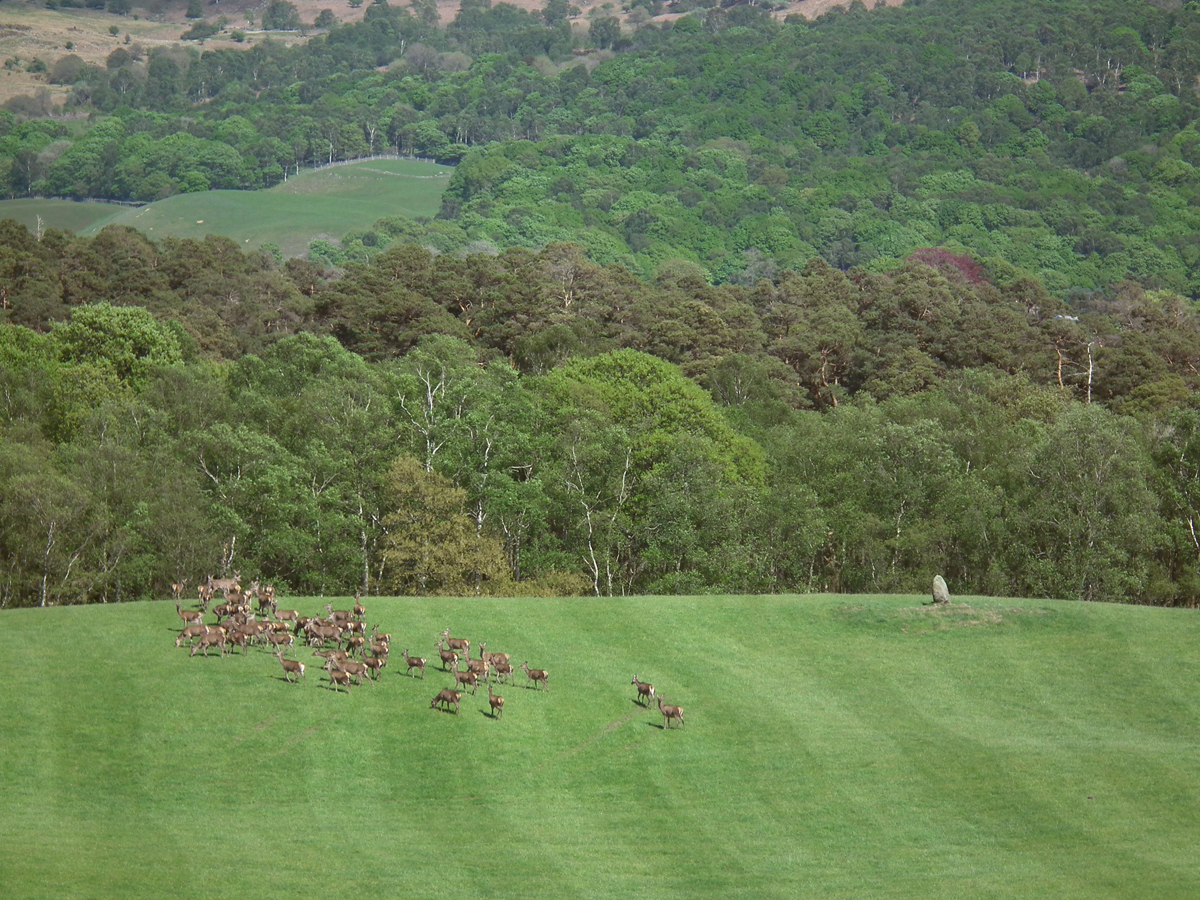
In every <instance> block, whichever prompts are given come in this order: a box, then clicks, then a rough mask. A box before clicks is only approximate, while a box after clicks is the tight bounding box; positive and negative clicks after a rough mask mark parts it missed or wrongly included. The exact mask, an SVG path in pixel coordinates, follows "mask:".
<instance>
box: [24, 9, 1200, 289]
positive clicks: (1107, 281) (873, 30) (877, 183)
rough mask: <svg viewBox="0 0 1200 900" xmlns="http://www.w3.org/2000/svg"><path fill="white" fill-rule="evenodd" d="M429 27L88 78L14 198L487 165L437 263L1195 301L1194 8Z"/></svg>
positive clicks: (119, 58) (32, 149)
mask: <svg viewBox="0 0 1200 900" xmlns="http://www.w3.org/2000/svg"><path fill="white" fill-rule="evenodd" d="M678 8H679V10H680V11H682V10H683V9H685V8H686V7H685V6H679V7H678ZM421 9H422V8H421V7H419V6H418V8H415V9H414V8H412V7H404V8H395V7H391V6H389V5H388V4H387V3H378V4H375V5H374V6H371V7H370V8H369V9H368V11H367V14H366V16H365V18H364V21H363V22H362V23H359V24H354V25H345V26H339V27H336V28H334V29H333V30H332V31H330V32H329V33H328V34H325V35H319V36H316V37H314V38H313V39H312V40H310V41H309V42H308V43H307V44H305V45H304V46H298V47H292V48H289V47H284V46H282V45H281V44H278V43H273V42H265V43H262V44H259V45H256V46H255V47H253V48H252V49H251V50H248V51H243V50H226V49H223V50H214V51H200V50H198V49H196V50H193V49H174V50H161V51H158V52H155V53H151V54H145V53H137V55H135V54H134V53H133V52H131V51H130V50H127V49H125V48H119V49H118V50H116V51H114V52H113V54H112V55H111V56H110V58H109V60H108V63H107V66H106V67H105V68H104V69H100V68H98V67H92V66H86V65H78V66H74V65H72V66H67V67H64V68H62V70H61V71H60V72H58V74H57V76H53V73H51V74H52V76H53V77H58V78H60V79H61V80H63V82H64V83H70V84H72V85H73V92H72V101H71V103H72V106H73V108H76V109H78V110H80V111H87V112H89V113H90V114H91V116H92V122H91V125H90V128H89V129H88V130H87V131H86V133H84V134H83V135H82V136H80V137H75V136H74V134H73V132H72V131H69V130H68V129H67V127H66V126H65V125H64V124H63V123H61V122H58V121H54V120H38V119H31V120H27V121H21V120H20V118H21V117H16V118H8V119H5V120H3V121H2V122H0V132H3V137H2V138H0V156H3V157H4V159H5V160H6V161H7V171H6V172H4V173H0V177H2V178H4V179H6V180H7V183H8V186H9V191H10V193H11V194H12V195H23V194H25V193H28V192H31V191H32V192H35V193H43V194H53V195H69V196H80V197H114V198H121V199H141V200H152V199H155V198H157V197H161V196H164V195H167V194H171V193H174V192H178V191H188V190H205V189H208V188H217V187H221V188H230V187H238V188H256V187H262V186H265V185H270V184H274V183H276V182H278V181H279V180H280V179H281V178H283V176H284V173H285V172H286V171H288V170H294V168H295V167H296V166H297V165H306V164H312V163H314V162H322V161H329V160H335V159H349V158H355V157H358V156H362V155H365V154H368V153H371V152H375V151H378V150H380V149H382V148H385V147H387V148H392V149H395V150H399V151H400V152H402V153H415V154H418V155H423V156H430V157H436V158H439V159H442V160H446V161H461V163H462V164H461V165H460V166H459V169H458V174H457V177H456V179H455V181H454V184H453V185H452V186H451V189H450V191H449V192H448V194H447V198H446V201H445V203H444V205H443V209H442V213H441V218H442V219H443V220H444V221H443V222H442V223H441V224H440V225H439V226H438V227H437V228H434V229H433V230H432V231H431V232H430V233H429V234H428V235H424V236H420V238H421V240H422V241H424V242H428V243H430V245H432V246H436V247H437V248H438V249H440V250H443V251H454V250H461V249H463V248H464V247H467V246H469V245H470V244H471V243H472V242H480V241H486V242H489V245H491V246H494V247H497V248H504V247H508V246H514V245H515V246H525V247H529V248H531V249H537V248H539V247H541V246H544V245H545V244H546V243H547V242H550V241H571V242H575V243H579V244H580V245H582V246H584V247H585V248H587V250H588V252H589V253H590V255H591V257H592V258H593V259H594V260H596V261H598V262H601V263H607V262H620V263H622V264H623V265H625V266H626V268H628V269H630V270H631V271H633V272H636V273H638V274H639V275H642V276H644V277H650V276H653V275H654V274H655V273H656V272H657V270H658V267H659V266H661V265H662V264H664V263H665V262H667V261H670V260H672V259H685V260H689V261H692V262H694V263H696V264H698V265H700V266H702V267H703V268H704V270H705V271H706V272H707V273H708V274H709V276H710V278H711V279H713V280H715V281H717V282H723V281H742V282H745V283H753V282H754V281H756V280H757V279H758V278H760V277H762V276H764V275H767V276H769V275H770V274H771V273H772V272H773V271H774V270H775V269H780V268H797V267H800V266H803V265H804V264H805V263H806V262H807V260H808V259H809V258H810V257H812V256H821V257H822V258H824V259H825V260H826V261H828V262H829V263H830V264H831V265H834V266H835V267H838V268H843V269H844V268H849V267H852V266H856V265H859V266H863V265H865V266H869V267H871V268H873V269H875V270H879V271H883V270H886V269H887V268H889V267H890V266H892V265H894V264H895V263H896V262H898V261H899V260H902V259H904V258H906V257H907V256H908V255H909V254H910V253H911V252H913V251H914V250H917V249H920V248H922V247H930V246H945V247H949V248H951V249H954V250H956V251H961V252H969V253H971V254H973V255H975V256H976V257H978V258H979V259H982V260H988V261H991V262H992V264H993V265H994V266H996V267H1009V268H1011V269H1014V270H1017V271H1019V272H1025V273H1032V274H1036V275H1037V276H1038V277H1039V278H1041V279H1042V280H1043V282H1044V283H1045V284H1046V285H1047V287H1048V289H1049V290H1050V291H1051V293H1053V294H1054V295H1055V296H1058V297H1061V298H1069V297H1071V296H1072V295H1074V294H1083V295H1086V294H1088V293H1090V292H1093V291H1096V290H1103V289H1105V288H1107V287H1108V286H1110V285H1112V284H1113V283H1116V282H1118V281H1121V280H1123V279H1126V278H1133V279H1135V280H1137V281H1138V282H1139V283H1140V284H1142V285H1143V286H1144V287H1147V288H1168V289H1171V290H1174V291H1177V292H1180V293H1183V294H1185V295H1187V296H1194V295H1195V294H1196V293H1197V287H1198V284H1200V282H1198V281H1197V277H1198V274H1197V265H1200V243H1197V241H1198V239H1197V237H1196V235H1197V234H1200V221H1197V218H1196V213H1195V200H1196V196H1197V190H1198V189H1200V179H1198V178H1197V176H1196V171H1195V167H1196V166H1197V165H1200V150H1198V149H1197V148H1198V146H1200V138H1198V133H1197V131H1196V129H1195V127H1194V121H1195V118H1196V113H1197V109H1198V101H1197V97H1196V93H1195V86H1196V77H1197V75H1198V74H1200V7H1197V6H1196V5H1194V4H1186V5H1180V4H1179V3H1177V2H1173V0H1156V2H1146V0H1100V2H1084V0H1064V2H1049V0H986V2H982V0H937V2H926V3H919V2H918V3H914V2H910V3H906V4H905V5H904V6H902V7H897V8H887V9H875V10H872V11H867V10H866V9H864V8H862V7H861V5H859V6H854V7H851V9H850V10H849V11H848V12H840V11H839V12H832V13H830V14H827V15H825V16H823V17H821V18H820V19H818V20H816V21H814V22H812V23H808V22H806V21H805V20H803V19H799V18H791V19H789V20H787V21H786V22H777V21H775V20H774V19H772V18H770V17H769V16H768V15H766V14H765V13H764V12H762V11H761V10H760V9H758V8H756V7H751V6H738V7H733V8H731V9H728V10H726V9H721V8H712V9H701V10H696V11H695V12H694V13H693V14H691V15H687V16H684V17H682V18H679V19H677V20H675V21H673V22H662V23H654V22H650V23H647V24H644V25H642V26H640V27H638V28H637V29H636V30H629V29H626V30H624V31H623V30H622V29H621V28H619V27H617V22H616V19H599V20H596V21H594V22H593V23H592V27H591V29H590V31H589V32H588V35H587V37H586V38H581V37H580V36H578V35H575V34H573V33H572V31H571V29H570V27H569V26H568V24H567V22H566V13H567V5H566V3H565V2H562V0H553V2H549V3H547V5H546V8H545V9H544V10H542V11H541V14H540V15H538V14H530V13H527V12H525V11H523V10H518V9H516V8H514V7H511V6H508V5H505V4H497V5H496V6H494V7H489V6H488V5H487V4H486V2H478V0H468V2H464V4H463V6H462V9H461V11H460V12H459V15H458V16H457V18H456V19H455V21H454V22H453V23H451V24H450V25H449V26H447V27H444V28H442V27H438V26H437V25H436V24H435V21H436V19H435V17H429V16H426V17H424V18H422V15H421ZM581 44H582V46H581ZM132 49H133V50H136V48H132ZM577 54H583V55H582V56H580V55H577ZM362 224H363V228H364V229H367V227H368V226H369V224H370V223H367V222H364V223H362ZM357 237H358V236H351V240H350V242H349V243H350V244H354V243H355V239H356V238H357ZM378 238H379V235H377V234H374V233H372V234H371V235H369V236H368V241H367V243H366V244H364V246H366V247H367V248H370V247H371V246H376V245H377V239H378ZM373 241H375V242H376V243H372V242H373ZM354 249H355V250H357V251H359V252H364V251H361V250H359V248H358V246H357V245H356V246H355V247H354ZM365 252H369V249H368V251H365Z"/></svg>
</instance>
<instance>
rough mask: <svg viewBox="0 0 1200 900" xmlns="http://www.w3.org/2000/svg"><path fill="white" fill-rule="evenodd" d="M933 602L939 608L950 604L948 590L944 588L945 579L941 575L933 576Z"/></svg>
mask: <svg viewBox="0 0 1200 900" xmlns="http://www.w3.org/2000/svg"><path fill="white" fill-rule="evenodd" d="M933 602H934V603H936V604H938V605H939V606H940V605H942V604H943V603H949V602H950V588H948V587H946V579H945V578H943V577H942V576H941V575H934V576H933Z"/></svg>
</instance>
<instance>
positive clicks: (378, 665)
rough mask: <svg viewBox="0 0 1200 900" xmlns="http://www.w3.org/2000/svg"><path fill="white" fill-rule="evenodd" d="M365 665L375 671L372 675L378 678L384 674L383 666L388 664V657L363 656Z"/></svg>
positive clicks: (373, 677)
mask: <svg viewBox="0 0 1200 900" xmlns="http://www.w3.org/2000/svg"><path fill="white" fill-rule="evenodd" d="M363 665H365V666H366V667H367V668H368V669H370V670H371V671H372V672H374V673H375V674H374V675H372V676H371V678H372V679H378V678H379V676H380V675H382V674H383V667H384V666H386V665H387V657H386V656H364V657H363Z"/></svg>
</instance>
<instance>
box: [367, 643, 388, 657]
mask: <svg viewBox="0 0 1200 900" xmlns="http://www.w3.org/2000/svg"><path fill="white" fill-rule="evenodd" d="M370 649H371V653H372V655H374V656H387V655H388V651H389V650H391V649H392V647H391V645H390V644H389V643H388V642H387V641H371V648H370Z"/></svg>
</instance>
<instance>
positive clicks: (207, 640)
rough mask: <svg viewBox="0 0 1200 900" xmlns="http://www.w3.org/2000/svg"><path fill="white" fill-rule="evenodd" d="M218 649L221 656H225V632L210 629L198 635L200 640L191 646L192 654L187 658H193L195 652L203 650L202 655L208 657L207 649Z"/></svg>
mask: <svg viewBox="0 0 1200 900" xmlns="http://www.w3.org/2000/svg"><path fill="white" fill-rule="evenodd" d="M214 646H215V647H220V648H221V655H222V656H224V655H225V631H224V629H221V628H210V629H209V630H208V631H206V632H205V633H204V634H202V635H200V640H198V641H196V643H194V644H192V652H191V653H189V654H188V655H189V656H195V655H196V651H197V650H203V651H204V655H205V656H206V657H207V656H208V648H209V647H214Z"/></svg>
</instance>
